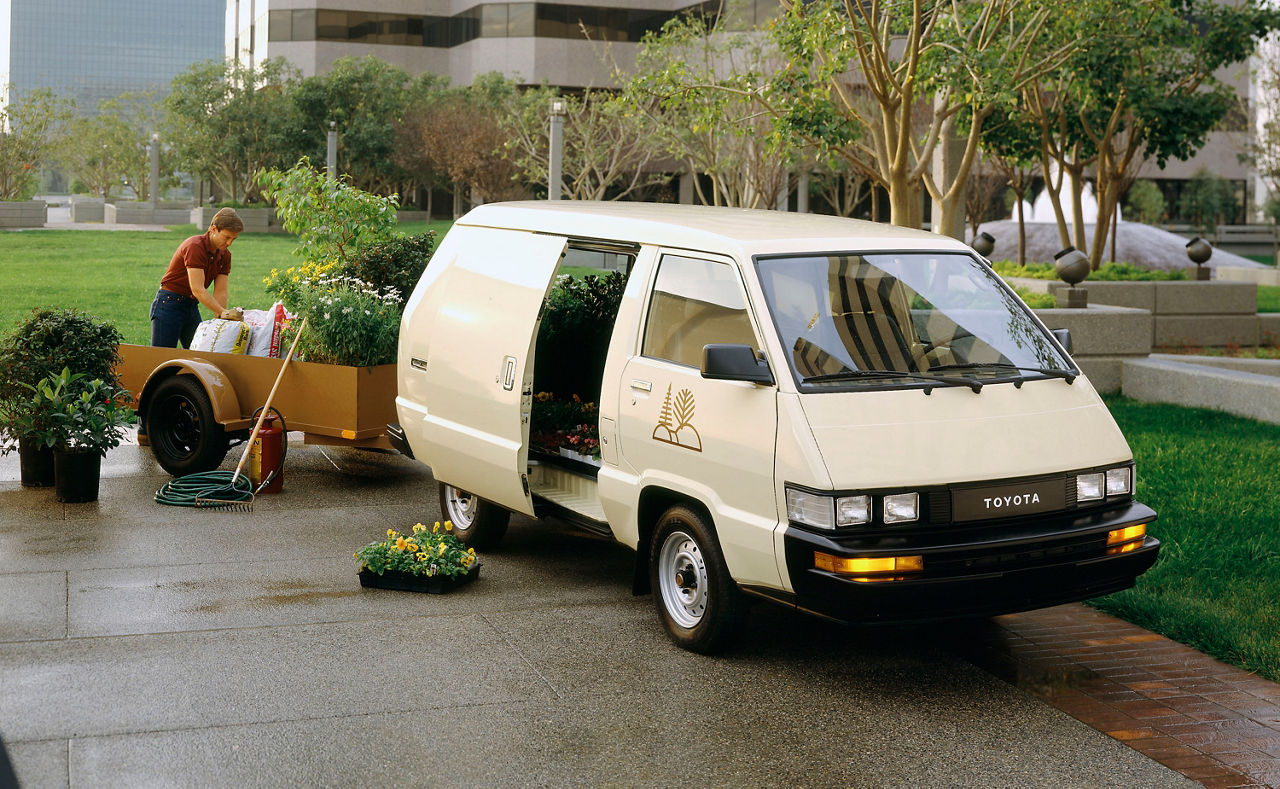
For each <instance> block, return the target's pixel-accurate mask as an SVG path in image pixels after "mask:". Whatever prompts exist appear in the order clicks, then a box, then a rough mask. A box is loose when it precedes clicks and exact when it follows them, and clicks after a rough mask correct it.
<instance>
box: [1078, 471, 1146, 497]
mask: <svg viewBox="0 0 1280 789" xmlns="http://www.w3.org/2000/svg"><path fill="white" fill-rule="evenodd" d="M1132 493H1133V466H1130V465H1125V466H1118V467H1116V468H1109V469H1107V470H1106V471H1092V472H1089V473H1088V474H1079V475H1077V476H1076V501H1077V502H1085V501H1101V500H1102V499H1104V498H1106V497H1108V496H1128V495H1130V494H1132Z"/></svg>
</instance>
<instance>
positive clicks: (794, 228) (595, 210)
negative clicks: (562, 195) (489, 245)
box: [457, 200, 969, 256]
mask: <svg viewBox="0 0 1280 789" xmlns="http://www.w3.org/2000/svg"><path fill="white" fill-rule="evenodd" d="M457 224H459V225H472V226H479V227H496V228H505V229H511V230H525V231H530V232H541V233H553V234H555V235H564V236H568V237H571V238H590V239H597V240H607V241H620V242H629V243H645V244H658V245H662V246H668V247H678V248H685V249H701V250H707V251H730V250H731V249H732V250H737V251H739V252H741V253H743V254H744V255H746V256H750V255H758V254H777V253H786V252H813V251H862V250H873V249H884V250H890V249H892V250H916V249H919V250H947V251H963V252H967V251H968V250H969V248H968V247H967V246H965V245H964V244H963V243H961V242H959V241H956V240H955V239H953V238H949V237H946V236H941V235H937V234H935V233H928V232H925V231H922V230H912V229H909V228H904V227H897V226H895V225H889V224H883V223H879V222H867V221H864V220H861V219H847V218H845V217H835V216H824V215H820V214H796V213H789V212H785V211H763V210H759V209H749V208H716V207H712V206H698V205H679V204H675V203H636V202H622V201H618V202H594V201H585V200H555V201H549V200H526V201H521V202H509V203H489V204H487V205H482V206H479V207H477V208H474V209H472V210H471V211H470V212H468V213H467V214H466V215H465V216H463V217H462V218H461V219H459V220H458V222H457Z"/></svg>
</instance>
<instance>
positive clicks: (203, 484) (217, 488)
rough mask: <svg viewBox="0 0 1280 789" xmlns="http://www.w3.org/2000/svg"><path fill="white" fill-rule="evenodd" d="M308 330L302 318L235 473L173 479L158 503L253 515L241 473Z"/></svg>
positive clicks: (159, 494) (159, 493)
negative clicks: (303, 334)
mask: <svg viewBox="0 0 1280 789" xmlns="http://www.w3.org/2000/svg"><path fill="white" fill-rule="evenodd" d="M306 328H307V319H306V318H303V319H302V325H301V326H299V327H298V333H297V335H296V336H295V337H294V338H293V344H292V345H290V346H289V353H288V355H287V356H285V357H284V363H283V364H281V365H280V372H279V373H277V374H276V381H275V383H274V384H272V385H271V391H270V392H269V393H268V394H267V401H266V402H265V403H263V404H262V414H261V415H260V416H259V417H258V421H257V422H256V423H254V425H253V432H251V433H250V434H249V440H248V441H247V442H245V447H244V452H243V453H241V455H240V462H239V463H238V464H237V465H236V470H235V472H234V473H232V474H231V475H230V476H228V475H227V472H225V471H206V472H202V473H199V474H189V475H187V476H184V477H179V478H178V479H174V480H170V481H169V482H167V483H165V484H164V486H163V487H161V488H160V490H158V491H156V501H157V502H159V503H161V504H174V505H177V506H184V507H191V506H194V507H200V508H204V509H224V510H239V511H241V512H253V497H254V490H253V483H252V482H250V481H249V477H248V476H244V477H242V476H240V472H241V471H243V470H244V464H245V462H246V461H248V460H249V452H250V450H252V449H253V442H254V439H256V438H257V437H258V431H259V430H261V429H262V423H263V422H265V421H266V419H267V414H269V413H271V401H272V400H273V399H275V396H276V389H278V388H279V387H280V381H281V379H283V378H284V371H285V370H287V369H288V367H289V362H290V361H291V360H292V359H293V352H294V350H295V349H296V348H297V347H298V340H299V339H301V338H302V332H303V331H305V330H306Z"/></svg>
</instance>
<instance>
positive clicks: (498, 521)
mask: <svg viewBox="0 0 1280 789" xmlns="http://www.w3.org/2000/svg"><path fill="white" fill-rule="evenodd" d="M440 512H442V513H443V514H444V517H445V518H447V519H448V520H451V521H453V533H454V535H455V536H457V538H458V539H459V540H462V541H463V542H464V543H466V544H467V545H469V546H471V547H472V548H475V549H476V550H477V551H481V550H486V549H488V548H494V547H496V546H497V545H498V543H499V542H501V541H502V536H503V535H504V534H506V533H507V523H508V522H509V521H510V520H511V513H510V512H509V511H508V510H504V509H503V508H502V507H499V506H498V505H497V504H494V503H493V502H489V501H485V500H484V499H482V498H480V497H479V496H477V495H475V494H474V493H470V492H468V491H465V490H463V489H461V488H455V487H454V486H452V485H446V484H445V483H443V482H441V483H440Z"/></svg>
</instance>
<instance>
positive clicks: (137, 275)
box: [0, 222, 452, 345]
mask: <svg viewBox="0 0 1280 789" xmlns="http://www.w3.org/2000/svg"><path fill="white" fill-rule="evenodd" d="M451 224H452V223H451V222H431V223H427V222H406V223H403V224H401V225H400V228H399V229H400V232H402V233H405V234H416V233H423V232H425V231H426V230H427V229H428V228H430V229H433V230H435V231H436V232H437V233H441V234H443V232H444V230H447V229H448V227H449V226H450V225H451ZM200 232H203V230H200V229H197V228H196V226H195V225H177V226H173V227H170V228H168V229H167V230H165V231H163V232H160V231H136V230H24V231H21V232H0V293H3V294H4V298H3V299H0V332H4V333H7V332H9V331H12V329H13V327H14V325H15V324H17V323H18V322H19V321H21V320H24V319H25V318H26V317H27V315H28V314H29V313H30V312H31V310H32V309H34V308H36V307H64V308H65V307H74V308H76V309H80V310H83V311H84V312H87V313H89V314H90V315H94V316H95V317H97V318H100V319H102V320H107V321H111V322H112V323H114V324H115V325H116V328H117V329H119V330H120V333H121V334H122V335H123V336H124V341H125V342H127V343H134V344H140V345H146V344H148V343H150V342H151V317H150V315H149V314H148V313H149V308H150V306H151V300H152V299H153V298H155V295H156V289H157V288H159V287H160V277H161V276H162V275H163V274H164V271H165V268H166V267H167V266H168V265H169V260H170V258H172V257H173V253H174V250H176V249H177V248H178V245H179V244H181V243H182V241H183V240H184V239H186V238H187V237H188V236H193V235H196V234H197V233H200ZM295 243H296V240H295V239H294V237H293V236H291V235H285V234H276V233H270V234H268V233H242V234H241V235H240V237H239V238H237V239H236V242H235V244H234V245H233V246H232V247H231V260H232V264H231V280H230V283H229V284H228V294H229V296H230V301H231V303H232V305H234V306H240V307H245V308H246V309H265V308H267V307H270V306H271V304H272V302H273V301H275V299H274V298H272V297H271V296H269V295H268V294H267V292H266V291H265V290H264V289H263V285H262V279H263V277H265V276H266V275H267V274H268V273H269V272H270V271H271V269H273V268H287V267H289V266H292V265H296V264H297V263H298V262H299V258H297V257H295V256H294V255H293V248H294V245H295ZM201 314H202V316H203V317H205V318H209V317H212V316H211V315H210V314H209V312H208V310H205V309H203V308H201Z"/></svg>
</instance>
